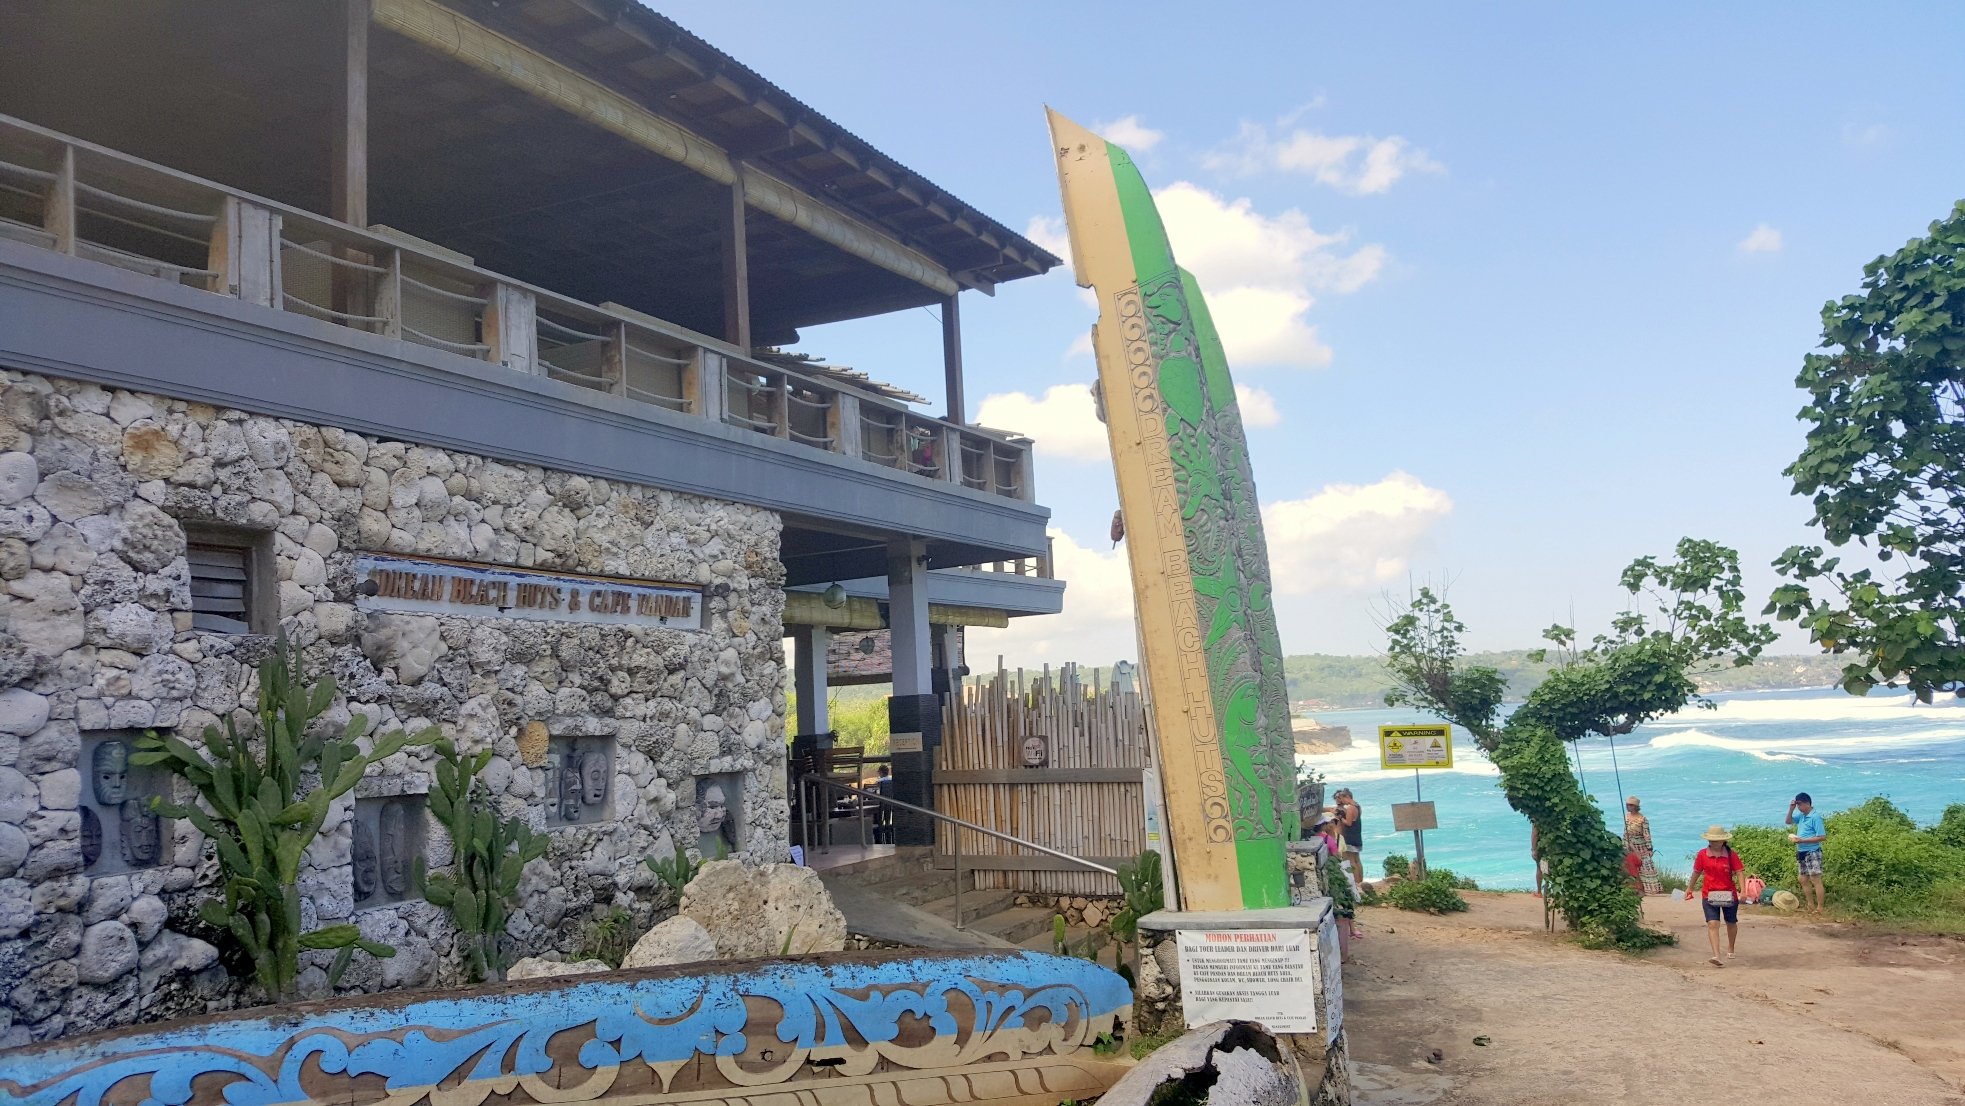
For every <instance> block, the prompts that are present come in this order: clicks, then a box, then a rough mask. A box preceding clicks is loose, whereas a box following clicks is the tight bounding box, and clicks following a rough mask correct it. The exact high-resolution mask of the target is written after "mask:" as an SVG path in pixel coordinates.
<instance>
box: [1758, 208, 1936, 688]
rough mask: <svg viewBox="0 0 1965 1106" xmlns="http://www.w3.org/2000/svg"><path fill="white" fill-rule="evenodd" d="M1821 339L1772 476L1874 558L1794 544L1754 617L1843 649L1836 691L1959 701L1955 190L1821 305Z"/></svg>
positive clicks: (1839, 539)
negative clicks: (1777, 583) (1787, 457)
mask: <svg viewBox="0 0 1965 1106" xmlns="http://www.w3.org/2000/svg"><path fill="white" fill-rule="evenodd" d="M1822 346H1823V349H1824V352H1820V353H1811V354H1809V355H1808V356H1807V357H1806V358H1804V359H1803V362H1802V368H1801V375H1800V376H1798V377H1796V378H1795V383H1796V384H1797V385H1798V386H1800V387H1801V388H1803V389H1804V390H1806V391H1807V392H1808V405H1807V406H1805V407H1803V408H1802V409H1801V413H1800V416H1799V417H1800V418H1801V420H1802V421H1803V422H1806V423H1809V424H1810V426H1809V429H1808V440H1807V445H1806V446H1805V447H1804V448H1803V450H1802V452H1801V456H1800V457H1798V458H1796V460H1795V462H1794V464H1792V465H1789V466H1788V468H1787V470H1786V475H1788V476H1790V477H1792V478H1793V479H1794V491H1795V494H1796V495H1806V496H1812V497H1813V502H1814V506H1815V516H1814V518H1813V520H1812V521H1813V523H1814V524H1815V525H1817V526H1819V527H1821V530H1822V534H1823V536H1824V537H1826V538H1827V539H1828V542H1829V544H1830V545H1831V546H1835V547H1843V546H1847V545H1850V544H1851V543H1854V544H1855V545H1857V546H1858V547H1861V548H1864V549H1867V550H1870V551H1872V552H1873V553H1874V555H1875V558H1876V560H1877V561H1878V562H1880V567H1876V568H1869V567H1865V568H1858V569H1856V570H1855V571H1844V570H1843V568H1842V564H1841V562H1842V559H1841V558H1840V557H1831V556H1828V555H1827V554H1826V551H1825V550H1823V549H1822V548H1821V547H1819V546H1795V547H1793V548H1791V549H1789V550H1787V551H1786V552H1785V553H1782V554H1781V556H1780V557H1779V558H1778V559H1777V560H1776V561H1775V562H1774V567H1775V568H1776V569H1778V570H1779V571H1780V573H1781V574H1782V575H1783V576H1785V577H1787V578H1788V579H1789V580H1790V581H1791V582H1790V583H1788V584H1784V585H1782V586H1781V587H1780V588H1778V589H1776V590H1775V592H1774V595H1773V598H1772V600H1771V601H1770V602H1769V603H1768V605H1767V611H1766V613H1768V614H1772V615H1775V616H1777V617H1779V618H1781V619H1783V620H1785V621H1789V622H1796V623H1799V624H1800V625H1802V626H1804V627H1806V628H1807V630H1808V634H1809V636H1810V637H1811V638H1812V639H1813V640H1814V641H1816V642H1819V643H1820V644H1821V645H1822V646H1823V647H1824V648H1826V649H1828V650H1829V651H1830V652H1832V653H1836V654H1847V655H1849V656H1850V657H1852V658H1853V659H1852V663H1850V664H1849V665H1848V666H1847V667H1845V668H1844V669H1843V678H1842V686H1843V688H1844V689H1846V690H1848V691H1850V692H1853V693H1855V694H1858V695H1860V694H1863V693H1865V692H1867V691H1869V689H1870V688H1872V687H1875V686H1876V685H1877V684H1878V683H1879V682H1880V683H1883V684H1885V685H1886V686H1891V687H1894V686H1896V685H1897V681H1899V680H1901V681H1902V682H1903V683H1904V684H1905V685H1907V686H1908V687H1909V688H1910V689H1911V691H1912V692H1914V693H1915V694H1916V695H1917V697H1918V698H1919V699H1921V700H1923V701H1925V702H1930V700H1931V696H1932V695H1933V694H1934V693H1936V692H1940V691H1946V690H1949V691H1951V692H1953V693H1954V694H1957V695H1961V696H1965V201H1960V202H1959V204H1958V205H1957V206H1955V207H1953V208H1952V211H1951V216H1950V217H1949V218H1947V219H1944V220H1941V221H1939V222H1936V223H1932V224H1931V229H1930V233H1929V235H1927V236H1926V237H1924V238H1914V239H1912V240H1911V241H1910V242H1909V243H1907V244H1906V245H1905V246H1904V248H1903V249H1901V250H1898V251H1897V252H1896V253H1894V254H1891V255H1889V256H1887V257H1879V258H1877V259H1876V260H1874V261H1872V262H1870V263H1869V264H1868V265H1865V266H1863V291H1862V293H1861V294H1859V295H1851V296H1844V297H1843V298H1842V299H1840V300H1838V301H1835V302H1832V303H1829V304H1828V305H1826V306H1824V307H1823V308H1822ZM1816 582H1822V583H1825V584H1826V585H1827V586H1828V589H1829V590H1831V591H1832V592H1833V593H1834V595H1833V597H1831V598H1826V599H1824V598H1820V597H1818V596H1817V595H1816V594H1815V592H1814V591H1813V590H1812V589H1811V587H1810V585H1811V584H1813V583H1816Z"/></svg>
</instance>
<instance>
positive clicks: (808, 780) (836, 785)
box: [799, 773, 1119, 929]
mask: <svg viewBox="0 0 1965 1106" xmlns="http://www.w3.org/2000/svg"><path fill="white" fill-rule="evenodd" d="M799 782H800V783H802V784H804V785H805V786H806V788H807V794H806V799H807V801H805V802H802V803H800V804H799V836H800V838H801V839H802V840H804V841H805V842H807V844H808V845H809V844H810V842H811V840H812V834H811V821H812V803H811V802H810V788H811V786H812V785H813V784H818V785H819V786H821V787H830V788H832V789H833V790H834V791H844V792H846V793H847V794H849V795H858V796H859V797H860V798H861V799H872V800H873V801H874V802H876V803H884V804H886V805H887V806H891V807H899V808H900V809H902V810H912V811H914V812H915V813H916V814H926V815H927V816H928V817H930V818H932V819H934V820H935V821H937V822H941V823H943V824H944V825H949V826H953V827H955V832H952V833H950V834H949V835H948V839H949V843H950V844H951V845H953V846H954V852H955V928H957V929H962V928H964V926H963V924H962V875H963V873H962V834H961V831H962V830H965V829H966V830H974V831H975V832H977V833H980V834H982V835H983V836H984V837H994V838H996V839H997V840H998V841H1008V842H1009V843H1010V844H1012V845H1018V846H1021V847H1023V848H1026V849H1034V850H1036V851H1038V852H1040V853H1043V854H1044V855H1045V856H1053V857H1056V858H1058V859H1059V860H1062V861H1065V862H1067V863H1070V864H1076V865H1078V866H1079V867H1080V868H1089V869H1090V870H1092V871H1094V872H1103V873H1105V874H1106V875H1108V876H1113V877H1115V878H1116V877H1117V876H1118V875H1119V873H1118V871H1117V870H1116V869H1112V868H1108V867H1106V866H1105V865H1103V864H1094V863H1093V862H1091V861H1089V860H1086V859H1084V858H1083V857H1077V856H1072V855H1071V854H1070V853H1065V852H1059V851H1058V850H1056V849H1053V848H1051V847H1049V846H1047V845H1039V844H1038V843H1037V842H1035V841H1026V840H1024V839H1023V838H1021V837H1017V836H1015V835H1013V834H1008V833H1004V832H1002V831H1001V830H993V829H990V828H989V827H988V826H979V825H977V824H975V823H974V822H969V821H965V820H963V819H961V818H956V817H954V816H952V815H948V814H943V813H942V812H941V811H939V810H929V809H928V808H927V807H925V806H915V805H914V804H913V803H906V802H902V801H901V800H899V799H890V798H888V797H887V796H885V795H882V794H879V793H878V792H874V791H868V790H866V789H865V788H862V787H854V786H852V785H851V784H844V783H840V782H839V781H838V780H829V779H827V778H825V777H824V776H819V775H813V774H810V773H807V774H806V775H805V776H804V777H803V778H802V779H801V780H800V781H799ZM860 844H861V845H862V846H864V845H865V844H866V819H864V818H862V819H860Z"/></svg>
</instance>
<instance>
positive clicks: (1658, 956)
mask: <svg viewBox="0 0 1965 1106" xmlns="http://www.w3.org/2000/svg"><path fill="white" fill-rule="evenodd" d="M1467 900H1468V902H1469V904H1470V905H1471V906H1472V909H1471V910H1470V911H1469V912H1468V913H1466V914H1460V915H1455V916H1452V917H1447V918H1432V917H1427V916H1425V915H1420V914H1408V913H1404V912H1402V911H1396V910H1390V909H1369V910H1366V911H1364V919H1363V920H1364V923H1365V929H1366V933H1367V937H1366V939H1365V940H1362V941H1358V942H1355V943H1353V945H1352V946H1351V963H1350V964H1348V965H1347V966H1346V968H1345V985H1344V999H1345V1021H1346V1027H1347V1029H1348V1031H1349V1034H1350V1042H1351V1058H1352V1061H1353V1065H1354V1072H1355V1077H1356V1087H1357V1093H1358V1097H1357V1101H1358V1104H1359V1106H1431V1104H1434V1103H1439V1104H1453V1106H1483V1104H1494V1106H1502V1104H1508V1106H1517V1104H1524V1103H1551V1104H1553V1103H1564V1104H1568V1103H1579V1102H1614V1103H1619V1104H1624V1106H1645V1104H1650V1103H1658V1104H1660V1106H1685V1104H1686V1103H1691V1102H1698V1101H1710V1100H1715V1099H1735V1100H1738V1099H1743V1098H1744V1099H1746V1100H1749V1101H1775V1100H1786V1099H1799V1100H1805V1101H1828V1102H1843V1101H1849V1102H1862V1103H1863V1104H1864V1106H1896V1104H1899V1103H1902V1104H1915V1106H1925V1104H1931V1106H1937V1104H1946V1106H1965V943H1961V942H1957V941H1948V940H1945V939H1941V938H1918V937H1907V938H1898V937H1883V936H1878V935H1874V934H1863V933H1859V932H1856V931H1854V930H1851V929H1849V928H1847V927H1839V926H1832V925H1811V924H1809V923H1806V922H1802V921H1800V920H1798V919H1794V918H1788V917H1766V916H1756V915H1753V914H1752V912H1749V917H1747V918H1746V919H1744V920H1743V922H1742V925H1741V930H1740V955H1739V957H1738V958H1737V959H1735V960H1733V961H1731V962H1730V963H1729V964H1728V966H1727V967H1725V968H1714V967H1712V966H1711V965H1709V964H1707V963H1706V960H1705V957H1706V955H1707V952H1706V943H1705V933H1704V928H1703V924H1702V923H1701V921H1700V917H1699V913H1698V908H1697V906H1696V905H1695V904H1691V903H1685V902H1681V901H1678V900H1671V901H1666V900H1662V899H1659V900H1652V901H1651V902H1650V903H1648V904H1647V914H1648V915H1649V916H1650V917H1651V919H1652V921H1653V922H1654V924H1657V925H1661V926H1666V927H1669V928H1671V929H1672V930H1673V931H1674V932H1676V933H1678V935H1679V941H1680V944H1679V946H1678V947H1677V948H1671V949H1664V950H1661V951H1659V952H1656V953H1652V954H1649V955H1647V956H1643V957H1633V956H1624V955H1620V954H1617V953H1602V952H1590V951H1587V950H1584V949H1581V948H1578V947H1576V946H1574V945H1572V944H1569V943H1567V942H1565V941H1562V940H1560V939H1558V938H1553V937H1549V936H1547V935H1545V934H1544V933H1543V931H1542V913H1541V904H1540V900H1537V899H1534V898H1531V897H1530V896H1527V895H1485V894H1469V895H1468V896H1467ZM1478 1036H1485V1037H1487V1038H1488V1043H1487V1044H1486V1045H1485V1046H1480V1045H1476V1044H1474V1039H1475V1038H1476V1037H1478ZM1435 1049H1437V1050H1439V1053H1440V1054H1441V1059H1440V1060H1439V1062H1437V1063H1434V1062H1431V1061H1430V1060H1429V1055H1430V1054H1431V1053H1432V1051H1433V1050H1435ZM1715 1072H1728V1073H1731V1076H1730V1079H1725V1080H1721V1081H1715V1080H1714V1078H1713V1076H1714V1073H1715Z"/></svg>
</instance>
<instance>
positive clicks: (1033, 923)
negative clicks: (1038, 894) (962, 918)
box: [965, 896, 1056, 951]
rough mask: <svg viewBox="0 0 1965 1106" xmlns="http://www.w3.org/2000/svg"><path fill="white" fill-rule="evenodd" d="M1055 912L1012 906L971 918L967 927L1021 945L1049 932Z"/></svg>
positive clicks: (1040, 908)
mask: <svg viewBox="0 0 1965 1106" xmlns="http://www.w3.org/2000/svg"><path fill="white" fill-rule="evenodd" d="M965 897H966V896H965ZM1055 913H1056V911H1052V910H1045V909H1044V908H1043V907H1040V906H1012V907H1010V908H1008V909H1006V910H998V911H996V912H994V913H992V914H985V915H983V916H981V917H978V918H971V919H970V920H969V924H968V927H967V928H968V929H969V930H971V931H973V932H977V933H987V934H989V935H991V936H993V937H998V938H1001V939H1003V940H1005V941H1008V942H1010V943H1011V944H1013V945H1020V944H1023V943H1024V942H1025V941H1028V940H1029V939H1030V938H1032V937H1036V936H1039V935H1043V934H1049V933H1050V932H1051V917H1052V915H1054V914H1055ZM1025 947H1029V946H1025ZM1045 948H1046V951H1048V950H1049V946H1048V945H1047V946H1045Z"/></svg>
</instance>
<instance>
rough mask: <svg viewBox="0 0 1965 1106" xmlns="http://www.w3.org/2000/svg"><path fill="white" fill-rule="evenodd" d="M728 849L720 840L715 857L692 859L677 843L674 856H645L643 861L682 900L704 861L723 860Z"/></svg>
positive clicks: (670, 891) (678, 900)
mask: <svg viewBox="0 0 1965 1106" xmlns="http://www.w3.org/2000/svg"><path fill="white" fill-rule="evenodd" d="M728 851H729V850H728V849H726V848H724V845H723V842H721V841H719V842H717V843H716V856H715V857H704V858H703V860H691V859H689V853H688V852H687V851H685V850H684V849H683V847H682V846H681V845H680V844H677V845H676V847H675V856H674V857H673V858H671V859H667V860H657V859H655V858H654V857H652V856H648V857H643V858H642V861H641V862H642V863H643V864H646V865H648V870H649V871H651V872H654V873H655V875H656V877H657V878H659V879H660V880H661V881H662V882H663V883H665V884H667V885H668V888H669V895H670V897H671V898H672V899H674V900H675V901H676V902H681V901H682V889H683V888H685V887H687V886H689V881H690V880H692V879H695V878H696V873H697V872H700V871H702V870H703V863H704V861H708V860H712V859H714V860H722V859H723V857H724V855H725V854H726V853H727V852H728Z"/></svg>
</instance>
